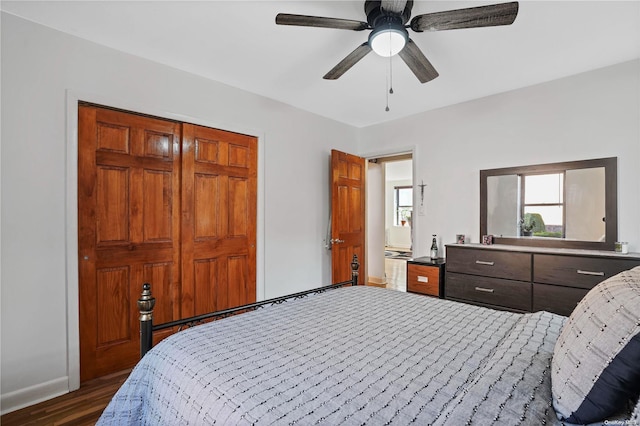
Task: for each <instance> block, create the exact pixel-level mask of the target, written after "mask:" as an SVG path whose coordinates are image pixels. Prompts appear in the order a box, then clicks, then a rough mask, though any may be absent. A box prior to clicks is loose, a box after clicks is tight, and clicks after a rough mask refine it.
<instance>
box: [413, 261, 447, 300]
mask: <svg viewBox="0 0 640 426" xmlns="http://www.w3.org/2000/svg"><path fill="white" fill-rule="evenodd" d="M407 291H411V292H414V293H421V294H427V295H430V296H439V295H440V268H439V267H438V266H423V265H416V264H411V263H410V264H407Z"/></svg>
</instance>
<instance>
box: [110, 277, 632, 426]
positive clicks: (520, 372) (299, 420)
mask: <svg viewBox="0 0 640 426" xmlns="http://www.w3.org/2000/svg"><path fill="white" fill-rule="evenodd" d="M634 271H635V272H634V274H631V275H628V276H627V275H624V274H625V273H623V274H622V275H624V276H623V278H622V281H624V283H625V286H626V287H628V288H630V289H631V290H630V291H631V296H632V297H629V293H627V294H626V296H625V297H624V298H623V299H625V301H626V300H627V299H631V300H632V305H631V307H630V308H629V309H631V310H630V311H629V312H631V314H630V315H628V316H630V317H633V315H635V321H636V323H635V326H634V325H633V321H634V320H633V319H631V320H630V321H631V322H630V323H629V324H630V325H629V326H625V327H623V328H624V329H625V331H624V333H626V337H624V339H626V341H627V342H633V341H634V339H636V337H637V338H638V339H640V337H638V336H640V284H638V283H640V267H639V268H636V269H635V270H634ZM614 278H616V277H614ZM598 287H600V286H598ZM598 287H596V288H598ZM594 291H595V289H594ZM599 291H600V292H602V290H599ZM592 292H593V291H592ZM605 293H607V294H608V293H610V291H609V290H608V289H605ZM590 294H591V293H590ZM636 296H637V297H636ZM616 297H618V298H619V297H620V294H617V296H616ZM585 299H586V298H585ZM583 301H584V300H583ZM581 303H582V302H581ZM592 305H593V303H592V304H591V305H590V306H592ZM579 308H580V305H579V306H578V308H576V310H578V309H579ZM636 308H637V311H634V310H635V309H636ZM617 309H618V310H619V308H617ZM583 311H584V309H583ZM627 311H628V309H627V310H626V311H625V312H627ZM581 312H582V311H581ZM574 313H575V312H574ZM582 313H583V314H585V315H586V314H589V313H588V312H586V311H584V312H582ZM578 316H579V315H578ZM572 322H575V321H574V315H572V317H571V318H569V319H567V318H566V317H563V316H559V315H555V314H552V313H549V312H536V313H532V314H517V313H511V312H504V311H497V310H493V309H488V308H484V307H479V306H473V305H468V304H463V303H458V302H453V301H448V300H442V299H437V298H431V297H425V296H421V295H416V294H409V293H402V292H398V291H393V290H387V289H381V288H376V287H367V286H355V287H343V288H337V289H333V290H330V291H325V292H321V293H319V294H315V295H310V296H308V297H304V298H295V299H294V300H289V301H287V302H286V303H280V304H275V305H267V306H265V307H263V308H262V309H257V310H254V311H251V312H247V313H243V314H241V315H236V316H231V317H228V318H225V319H224V320H220V321H214V322H210V323H207V324H203V325H198V326H195V327H192V328H189V329H186V330H184V331H181V332H179V333H176V334H174V335H172V336H170V337H168V338H166V339H165V340H163V341H162V342H160V343H159V344H158V345H157V346H156V347H154V348H153V349H152V350H150V351H149V352H148V353H147V354H146V355H145V356H144V357H143V359H142V360H141V361H140V362H139V363H138V365H137V366H136V367H135V368H134V370H133V371H132V373H131V375H130V377H129V378H128V379H127V381H126V382H125V384H124V385H123V386H122V387H121V388H120V390H119V391H118V392H117V393H116V395H115V396H114V397H113V399H112V401H111V403H110V404H109V405H108V407H107V408H106V409H105V411H104V412H103V414H102V416H101V418H100V420H99V422H98V424H99V425H110V424H118V425H122V424H136V425H144V424H147V425H204V424H229V425H251V424H258V425H281V424H290V425H314V424H317V425H338V424H344V425H387V424H392V425H396V424H397V425H407V424H418V425H427V424H433V425H445V424H447V425H462V424H478V425H489V424H499V425H516V424H525V425H533V424H535V425H538V424H548V425H554V424H566V421H564V422H563V421H560V420H558V419H559V414H558V413H557V410H558V409H560V410H562V409H566V408H567V407H566V406H565V407H561V406H562V404H561V403H558V401H557V396H559V395H554V394H553V392H554V391H556V388H555V385H556V383H555V382H554V386H553V389H552V376H554V380H555V375H558V374H560V375H562V372H564V373H565V376H566V371H568V370H569V369H567V368H565V367H564V366H563V365H561V363H562V362H564V361H563V358H562V357H563V356H564V358H569V359H570V362H574V361H575V360H574V359H573V358H572V357H573V356H575V355H574V354H570V356H567V354H566V353H565V354H562V356H561V355H560V354H559V353H558V352H557V351H556V358H558V361H557V362H556V360H555V359H553V357H554V350H556V348H555V347H556V342H558V341H559V339H562V342H563V344H564V343H567V344H569V343H571V345H569V346H571V347H572V348H574V349H576V350H578V352H579V353H581V352H584V351H583V350H581V349H579V348H578V343H576V342H570V340H571V339H572V338H574V337H572V336H573V335H574V334H575V335H578V333H575V332H574V330H572V329H569V330H568V327H569V326H573V325H575V324H570V323H572ZM582 324H584V322H582ZM580 327H582V326H580ZM634 327H635V328H634ZM569 328H571V327H569ZM610 328H612V327H610ZM616 328H617V327H616ZM581 330H584V331H585V334H588V332H587V330H586V329H585V328H584V327H582V328H581ZM624 333H623V334H624ZM581 335H582V332H581V333H580V336H581ZM575 338H578V339H579V336H578V337H575ZM620 339H622V338H620ZM624 339H622V340H624ZM622 340H621V341H622ZM593 341H594V339H591V341H590V343H588V344H590V345H593ZM639 342H640V340H639ZM607 344H608V343H607ZM630 344H631V343H630ZM563 347H564V346H563ZM619 349H620V348H618V350H619ZM627 352H628V351H627ZM639 354H640V352H639ZM630 356H631V361H632V362H631V364H632V365H631V367H630V369H631V372H629V371H626V372H624V373H623V374H624V375H626V377H627V379H628V381H629V380H630V381H631V384H630V385H629V386H630V387H631V389H626V391H625V392H626V393H624V394H623V395H622V396H621V395H617V396H615V397H614V400H615V405H616V408H615V412H616V414H615V415H610V416H608V417H607V420H606V422H607V423H608V424H611V423H610V422H612V421H619V422H623V421H626V422H627V424H632V423H631V422H633V421H634V420H633V419H635V420H636V421H637V419H638V408H636V409H635V412H634V413H633V414H632V413H631V412H632V411H633V409H634V408H633V407H634V404H633V401H635V400H637V394H638V392H639V391H640V375H638V376H634V374H636V373H637V374H640V372H639V371H638V370H640V355H638V354H635V353H633V352H632V353H631V355H630ZM633 360H636V361H638V363H637V364H636V365H633ZM556 364H557V365H556ZM584 364H586V363H583V365H584ZM573 368H574V367H573V366H571V369H573ZM601 373H602V372H601ZM571 374H573V373H571ZM577 374H578V375H579V376H580V377H583V376H584V377H585V378H586V377H588V376H589V374H590V373H584V372H582V367H580V368H577ZM589 377H590V376H589ZM636 379H637V383H635V382H634V381H635V380H636ZM569 381H570V380H569V379H568V380H567V381H566V382H565V384H566V383H567V382H569ZM596 382H597V380H596ZM558 386H560V383H558ZM578 387H584V386H582V385H579V386H578ZM558 392H560V391H558ZM563 392H564V391H563ZM586 392H587V393H588V392H589V389H586ZM569 393H570V392H568V391H567V392H566V394H567V395H569ZM588 396H589V395H587V397H588ZM591 396H592V397H593V395H591ZM567 402H568V403H569V405H571V403H574V405H575V398H574V399H573V400H572V399H571V398H569V397H568V396H567V398H565V400H564V403H565V405H566V403H567ZM569 409H570V410H573V409H574V408H571V407H569ZM574 414H575V412H574ZM634 416H635V417H634ZM560 418H562V416H560ZM564 418H565V419H566V418H569V417H566V416H565V417H564ZM569 419H571V418H569ZM612 419H613V420H612ZM616 419H617V420H616ZM573 420H575V416H574V418H573ZM591 423H597V424H603V423H604V420H602V419H600V421H599V422H591ZM620 424H621V423H620ZM636 424H637V423H636Z"/></svg>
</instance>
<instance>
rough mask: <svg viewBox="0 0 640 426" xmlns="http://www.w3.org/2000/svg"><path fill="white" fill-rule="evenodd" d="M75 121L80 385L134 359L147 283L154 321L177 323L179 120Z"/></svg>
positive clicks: (91, 116)
mask: <svg viewBox="0 0 640 426" xmlns="http://www.w3.org/2000/svg"><path fill="white" fill-rule="evenodd" d="M78 120H79V126H78V141H79V143H78V228H79V241H78V249H79V253H78V255H79V280H80V281H79V282H80V286H79V304H80V307H79V315H80V317H79V319H80V380H81V382H84V381H86V380H89V379H91V378H94V377H99V376H103V375H105V374H108V373H111V372H114V371H119V370H122V369H124V368H128V367H131V366H132V365H134V364H135V362H136V361H137V359H138V357H139V353H140V352H139V348H140V343H139V342H140V338H139V325H138V324H139V323H138V311H137V309H136V300H137V299H138V297H139V295H140V291H141V286H142V283H144V282H151V283H153V293H154V295H155V296H156V298H157V304H156V307H155V310H154V320H155V321H156V322H157V323H161V322H167V321H171V320H173V319H177V318H178V317H179V312H180V306H179V290H180V289H179V285H180V267H179V265H180V225H179V220H180V123H175V122H172V121H166V120H160V119H156V118H150V117H144V116H140V115H134V114H127V113H123V112H119V111H114V110H110V109H104V108H97V107H94V106H84V105H81V106H80V107H79V111H78Z"/></svg>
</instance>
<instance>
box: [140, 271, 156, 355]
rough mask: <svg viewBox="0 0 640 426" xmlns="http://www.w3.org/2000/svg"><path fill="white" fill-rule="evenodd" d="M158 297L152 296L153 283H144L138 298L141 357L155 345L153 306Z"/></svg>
mask: <svg viewBox="0 0 640 426" xmlns="http://www.w3.org/2000/svg"><path fill="white" fill-rule="evenodd" d="M155 305H156V298H155V297H153V296H151V284H149V283H144V284H142V295H141V296H140V299H138V310H139V311H140V358H142V357H143V356H144V354H146V353H147V352H149V351H150V350H151V348H152V347H153V307H154V306H155Z"/></svg>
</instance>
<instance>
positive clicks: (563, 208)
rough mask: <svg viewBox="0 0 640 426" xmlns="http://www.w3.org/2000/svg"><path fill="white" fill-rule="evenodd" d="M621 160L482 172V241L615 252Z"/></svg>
mask: <svg viewBox="0 0 640 426" xmlns="http://www.w3.org/2000/svg"><path fill="white" fill-rule="evenodd" d="M617 175H618V159H617V158H615V157H612V158H600V159H594V160H582V161H569V162H563V163H551V164H537V165H530V166H521V167H507V168H501V169H491V170H480V240H482V235H493V241H494V242H495V243H496V244H512V245H524V246H537V247H558V248H577V249H593V250H613V249H614V243H615V242H616V240H617V238H618V198H617V193H618V190H617V180H618V177H617Z"/></svg>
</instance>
